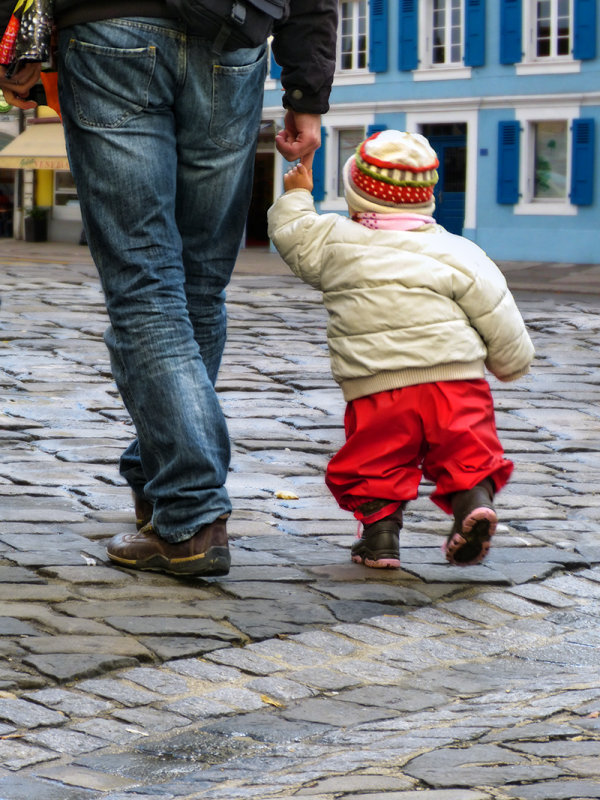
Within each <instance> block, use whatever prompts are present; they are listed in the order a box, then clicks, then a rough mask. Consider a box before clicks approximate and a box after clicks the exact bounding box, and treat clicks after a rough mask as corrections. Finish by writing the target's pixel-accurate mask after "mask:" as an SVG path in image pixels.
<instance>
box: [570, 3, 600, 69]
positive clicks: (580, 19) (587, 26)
mask: <svg viewBox="0 0 600 800" xmlns="http://www.w3.org/2000/svg"><path fill="white" fill-rule="evenodd" d="M573 10H574V14H573V16H574V24H573V28H574V37H573V57H574V58H581V59H585V58H596V0H575V4H574V7H573Z"/></svg>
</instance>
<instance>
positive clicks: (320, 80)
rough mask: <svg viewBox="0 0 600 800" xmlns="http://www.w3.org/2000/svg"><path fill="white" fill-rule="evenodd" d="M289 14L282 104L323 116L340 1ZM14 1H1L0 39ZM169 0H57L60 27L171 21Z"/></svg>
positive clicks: (304, 4)
mask: <svg viewBox="0 0 600 800" xmlns="http://www.w3.org/2000/svg"><path fill="white" fill-rule="evenodd" d="M290 4H291V8H290V14H289V16H288V18H287V19H286V20H285V22H283V23H280V24H278V25H276V26H275V29H274V38H273V54H274V56H275V59H276V61H277V63H278V64H280V65H281V67H282V73H281V83H282V85H283V88H284V90H285V91H284V95H283V105H284V106H285V107H286V108H292V109H294V111H302V112H306V113H311V114H324V113H325V112H326V111H328V109H329V94H330V92H331V84H332V82H333V73H334V70H335V50H336V31H337V0H290ZM14 6H15V0H0V36H1V34H2V33H3V32H4V29H5V28H6V25H7V24H8V20H9V18H10V14H11V12H12V9H13V8H14ZM172 16H173V13H172V12H171V11H170V10H169V8H168V7H167V5H166V3H165V2H164V0H55V20H56V24H57V26H58V27H59V28H65V27H68V26H70V25H75V24H77V23H79V22H92V21H95V20H101V19H110V18H111V17H172Z"/></svg>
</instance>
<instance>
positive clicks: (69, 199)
mask: <svg viewBox="0 0 600 800" xmlns="http://www.w3.org/2000/svg"><path fill="white" fill-rule="evenodd" d="M52 216H53V218H54V219H59V220H77V221H80V220H81V211H80V209H79V200H78V198H77V190H76V188H75V181H74V180H73V176H72V175H71V173H70V172H65V171H62V172H60V171H57V172H55V173H54V207H53V209H52Z"/></svg>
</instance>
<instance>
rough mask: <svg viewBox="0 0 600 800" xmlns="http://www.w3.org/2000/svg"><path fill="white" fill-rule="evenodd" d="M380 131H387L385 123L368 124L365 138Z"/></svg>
mask: <svg viewBox="0 0 600 800" xmlns="http://www.w3.org/2000/svg"><path fill="white" fill-rule="evenodd" d="M380 131H387V125H378V124H377V123H374V124H373V125H369V127H368V128H367V139H368V138H369V136H373V134H374V133H379V132H380Z"/></svg>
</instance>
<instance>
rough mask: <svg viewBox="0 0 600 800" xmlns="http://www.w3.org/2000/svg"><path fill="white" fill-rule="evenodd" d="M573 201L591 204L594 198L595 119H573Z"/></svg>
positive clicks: (584, 204)
mask: <svg viewBox="0 0 600 800" xmlns="http://www.w3.org/2000/svg"><path fill="white" fill-rule="evenodd" d="M572 131H573V145H572V152H571V202H572V203H573V205H575V206H590V205H591V204H592V202H593V200H594V120H593V119H575V120H573V128H572Z"/></svg>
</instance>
